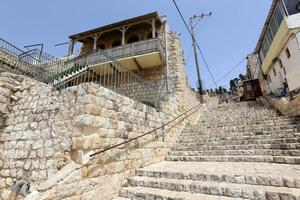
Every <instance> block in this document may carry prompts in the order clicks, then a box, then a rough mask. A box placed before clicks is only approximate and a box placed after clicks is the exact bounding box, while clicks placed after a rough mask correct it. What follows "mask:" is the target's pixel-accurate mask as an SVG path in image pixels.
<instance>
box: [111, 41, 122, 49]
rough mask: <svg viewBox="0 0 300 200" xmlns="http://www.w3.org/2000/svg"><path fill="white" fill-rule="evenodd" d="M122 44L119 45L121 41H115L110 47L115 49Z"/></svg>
mask: <svg viewBox="0 0 300 200" xmlns="http://www.w3.org/2000/svg"><path fill="white" fill-rule="evenodd" d="M121 44H122V43H121V41H120V40H116V41H114V42H113V43H112V45H111V46H112V47H117V46H120V45H121Z"/></svg>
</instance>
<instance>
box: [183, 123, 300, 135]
mask: <svg viewBox="0 0 300 200" xmlns="http://www.w3.org/2000/svg"><path fill="white" fill-rule="evenodd" d="M299 128H300V126H299V125H286V126H283V125H280V126H277V125H275V126H274V125H262V126H260V125H254V126H253V127H249V126H247V125H246V126H243V127H236V126H232V127H230V126H222V127H213V128H212V127H205V126H201V127H192V128H185V129H184V130H183V131H182V135H186V134H190V133H195V134H196V133H205V132H206V133H211V132H224V133H230V132H264V131H265V132H268V131H284V130H289V129H291V130H297V129H299Z"/></svg>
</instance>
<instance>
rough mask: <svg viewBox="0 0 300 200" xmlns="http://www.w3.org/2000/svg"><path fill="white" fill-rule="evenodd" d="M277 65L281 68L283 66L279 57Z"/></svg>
mask: <svg viewBox="0 0 300 200" xmlns="http://www.w3.org/2000/svg"><path fill="white" fill-rule="evenodd" d="M279 66H280V68H281V69H282V68H283V64H282V61H281V60H280V59H279Z"/></svg>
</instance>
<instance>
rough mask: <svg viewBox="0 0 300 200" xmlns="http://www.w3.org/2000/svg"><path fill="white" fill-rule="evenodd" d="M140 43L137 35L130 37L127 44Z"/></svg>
mask: <svg viewBox="0 0 300 200" xmlns="http://www.w3.org/2000/svg"><path fill="white" fill-rule="evenodd" d="M138 41H140V39H139V37H138V36H137V35H132V36H131V37H130V38H129V39H128V40H127V44H130V43H134V42H138Z"/></svg>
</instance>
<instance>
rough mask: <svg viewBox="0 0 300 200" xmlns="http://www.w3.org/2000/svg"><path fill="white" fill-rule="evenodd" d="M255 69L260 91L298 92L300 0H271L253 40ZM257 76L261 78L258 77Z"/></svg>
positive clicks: (276, 92)
mask: <svg viewBox="0 0 300 200" xmlns="http://www.w3.org/2000/svg"><path fill="white" fill-rule="evenodd" d="M255 52H256V54H257V60H258V63H257V68H256V70H255V71H256V72H257V73H255V74H254V77H253V78H258V79H260V82H261V86H262V90H263V93H264V94H275V95H280V94H281V93H282V91H283V83H284V81H285V79H286V81H287V83H288V87H289V91H290V92H292V93H294V94H297V93H298V94H299V91H300V0H273V2H272V6H271V9H270V12H269V15H268V17H267V20H266V22H265V25H264V28H263V30H262V33H261V35H260V38H259V41H258V43H257V46H256V49H255ZM259 76H261V77H259Z"/></svg>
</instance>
